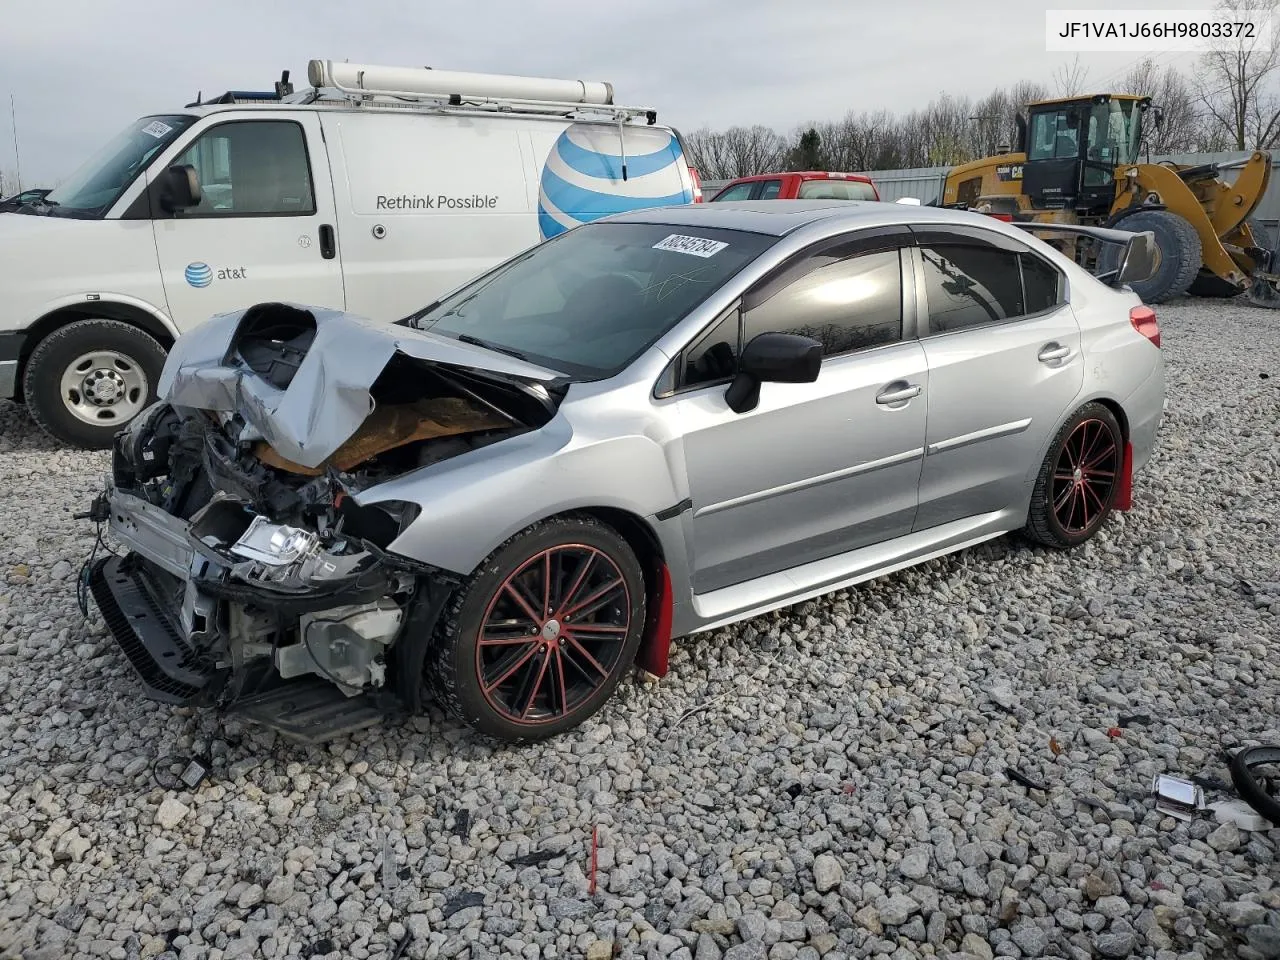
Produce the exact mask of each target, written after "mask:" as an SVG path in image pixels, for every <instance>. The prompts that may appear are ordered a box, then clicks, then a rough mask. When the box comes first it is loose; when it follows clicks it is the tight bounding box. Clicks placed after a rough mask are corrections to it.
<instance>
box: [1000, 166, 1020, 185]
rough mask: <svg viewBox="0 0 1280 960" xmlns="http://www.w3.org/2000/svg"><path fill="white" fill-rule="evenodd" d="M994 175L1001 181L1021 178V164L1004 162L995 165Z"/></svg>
mask: <svg viewBox="0 0 1280 960" xmlns="http://www.w3.org/2000/svg"><path fill="white" fill-rule="evenodd" d="M996 177H998V178H999V179H1000V180H1001V181H1003V182H1008V181H1010V180H1021V179H1022V164H1020V163H1006V164H1003V165H1001V166H999V167H996Z"/></svg>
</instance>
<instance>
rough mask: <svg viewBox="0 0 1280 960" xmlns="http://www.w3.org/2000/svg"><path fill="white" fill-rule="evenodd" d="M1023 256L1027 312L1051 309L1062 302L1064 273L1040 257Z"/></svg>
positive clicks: (1023, 279) (1027, 254) (1023, 280)
mask: <svg viewBox="0 0 1280 960" xmlns="http://www.w3.org/2000/svg"><path fill="white" fill-rule="evenodd" d="M1021 256H1022V288H1023V290H1024V291H1025V293H1026V312H1027V313H1040V312H1041V311H1043V310H1051V309H1052V308H1054V307H1056V306H1057V305H1058V304H1059V303H1060V302H1061V288H1060V286H1059V282H1060V280H1061V277H1062V275H1061V274H1060V273H1058V271H1057V270H1056V269H1054V268H1053V267H1051V266H1050V265H1049V264H1047V263H1045V262H1044V261H1043V260H1041V259H1040V258H1039V257H1036V256H1032V255H1031V254H1029V253H1024V254H1022V255H1021Z"/></svg>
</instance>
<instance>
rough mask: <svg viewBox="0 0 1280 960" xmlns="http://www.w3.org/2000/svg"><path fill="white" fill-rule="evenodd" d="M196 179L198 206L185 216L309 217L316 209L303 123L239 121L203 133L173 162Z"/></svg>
mask: <svg viewBox="0 0 1280 960" xmlns="http://www.w3.org/2000/svg"><path fill="white" fill-rule="evenodd" d="M176 162H177V163H178V164H190V165H191V166H193V167H195V169H196V176H197V177H198V178H199V180H200V194H201V197H200V204H199V206H197V207H195V208H194V209H192V210H188V211H184V213H183V216H184V217H220V216H223V217H229V216H246V215H256V216H309V215H311V214H313V213H315V211H316V204H315V196H314V194H313V192H312V186H311V169H310V166H309V165H308V163H307V145H306V140H305V139H304V137H303V133H302V127H300V126H299V125H298V124H296V123H294V122H292V121H286V120H238V121H232V122H230V123H222V124H219V125H218V126H216V127H213V128H211V129H210V130H209V131H208V132H206V133H205V134H203V135H202V136H201V137H200V138H199V139H198V140H196V142H195V143H193V144H192V145H191V148H190V149H189V150H187V152H186V153H184V154H183V155H182V156H181V157H180V158H179V159H178V160H177V161H176Z"/></svg>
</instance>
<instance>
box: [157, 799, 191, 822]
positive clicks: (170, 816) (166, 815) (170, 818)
mask: <svg viewBox="0 0 1280 960" xmlns="http://www.w3.org/2000/svg"><path fill="white" fill-rule="evenodd" d="M190 812H191V808H190V807H188V806H187V805H186V804H185V803H183V802H182V801H180V800H176V799H174V798H173V797H165V798H164V800H163V801H161V803H160V809H158V810H157V811H156V823H158V824H159V825H160V826H162V827H164V829H166V830H172V829H173V828H174V827H176V826H177V825H178V824H180V823H181V822H182V821H183V819H184V818H185V817H186V815H187V814H188V813H190Z"/></svg>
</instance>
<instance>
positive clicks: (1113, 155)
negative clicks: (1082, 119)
mask: <svg viewBox="0 0 1280 960" xmlns="http://www.w3.org/2000/svg"><path fill="white" fill-rule="evenodd" d="M1140 113H1141V112H1140V111H1139V110H1138V102H1137V101H1136V100H1112V101H1110V102H1108V103H1097V104H1094V106H1093V109H1092V110H1090V111H1089V130H1088V136H1089V139H1088V144H1089V159H1090V160H1098V161H1100V162H1103V163H1108V164H1110V165H1111V166H1119V165H1121V164H1126V163H1137V162H1138V134H1139V130H1140V127H1141V124H1140V122H1139V116H1140Z"/></svg>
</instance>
